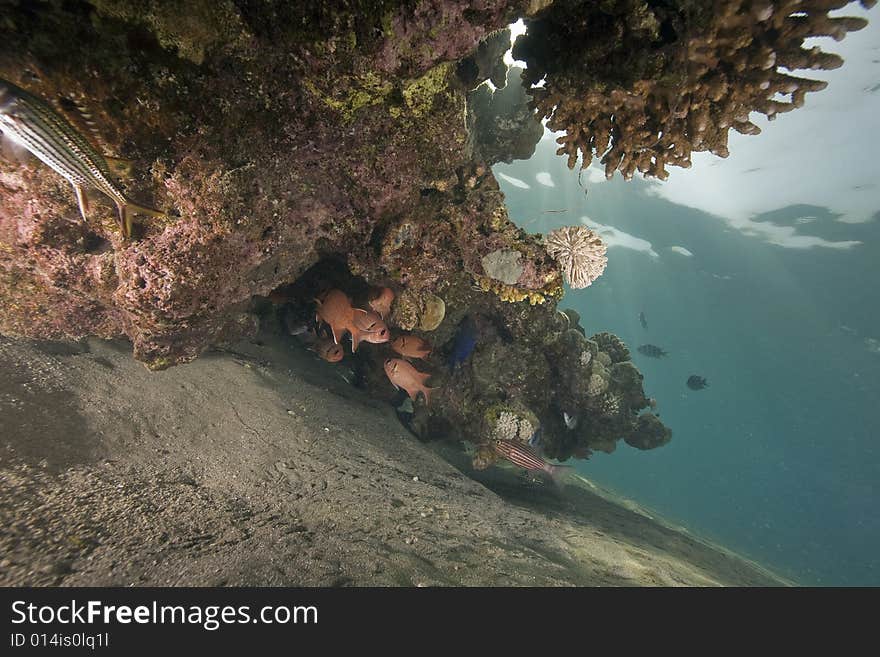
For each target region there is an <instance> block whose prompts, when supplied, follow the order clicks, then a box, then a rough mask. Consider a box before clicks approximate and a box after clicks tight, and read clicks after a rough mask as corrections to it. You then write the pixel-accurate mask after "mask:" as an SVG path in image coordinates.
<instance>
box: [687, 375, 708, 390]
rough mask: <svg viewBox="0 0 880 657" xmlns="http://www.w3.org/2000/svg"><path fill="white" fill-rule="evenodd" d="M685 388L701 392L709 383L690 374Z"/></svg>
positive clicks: (700, 377)
mask: <svg viewBox="0 0 880 657" xmlns="http://www.w3.org/2000/svg"><path fill="white" fill-rule="evenodd" d="M687 387H688V388H690V389H691V390H702V389H703V388H708V387H709V382H708V381H706V379H704V378H703V377H702V376H697V375H696V374H692V375H691V376H689V377H688V380H687Z"/></svg>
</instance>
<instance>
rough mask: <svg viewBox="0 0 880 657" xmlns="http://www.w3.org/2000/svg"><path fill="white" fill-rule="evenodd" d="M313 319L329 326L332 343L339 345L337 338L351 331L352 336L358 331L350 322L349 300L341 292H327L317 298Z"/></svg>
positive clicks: (350, 308) (350, 309)
mask: <svg viewBox="0 0 880 657" xmlns="http://www.w3.org/2000/svg"><path fill="white" fill-rule="evenodd" d="M317 301H318V308H317V310H316V311H315V319H316V320H319V321H322V322H326V323H327V324H329V325H330V331H331V332H332V333H333V342H335V343H336V344H339V338H341V337H342V336H344V335H345V332H346V331H351V334H352V336H354V334H355V332H356V331H357V330H358V329H357V327H356V326H355V325H354V323H353V322H352V310H353V309H352V307H351V300H350V299H349V298H348V295H347V294H345V292H342V291H341V290H329V291H327V292H326V293H324V295H322V296H321V297H319V298H318V300H317Z"/></svg>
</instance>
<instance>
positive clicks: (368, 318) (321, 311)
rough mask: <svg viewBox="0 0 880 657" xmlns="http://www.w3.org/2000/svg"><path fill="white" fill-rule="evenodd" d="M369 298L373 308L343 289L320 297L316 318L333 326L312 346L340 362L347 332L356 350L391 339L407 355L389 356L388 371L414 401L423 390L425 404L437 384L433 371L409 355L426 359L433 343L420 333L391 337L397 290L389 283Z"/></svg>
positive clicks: (398, 349)
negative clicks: (362, 305)
mask: <svg viewBox="0 0 880 657" xmlns="http://www.w3.org/2000/svg"><path fill="white" fill-rule="evenodd" d="M372 297H373V298H372V299H371V300H370V301H369V304H368V305H369V307H370V308H369V310H367V309H364V308H356V307H355V306H353V305H352V302H351V299H350V298H349V296H348V295H347V294H346V293H345V292H343V291H342V290H337V289H332V290H328V291H327V292H324V293H323V294H322V295H320V296H319V297H318V299H317V309H316V310H315V321H316V322H317V323H318V325H319V327H320V326H321V325H322V324H326V325H327V326H328V327H329V328H330V336H329V337H320V336H318V337H317V338H316V340H315V342H314V344H313V345H312V349H313V350H314V351H315V353H316V354H318V356H320V357H321V358H323V359H324V360H326V361H328V362H330V363H338V362H339V361H341V360H342V358H343V356H344V355H345V351H344V349H343V347H342V342H341V341H342V340H343V338H344V337H345V334H346V333H348V334H349V335H350V336H351V351H352V353H356V352H357V350H358V346H359V345H360V344H361V343H362V342H367V343H371V344H382V343H386V342H388V343H390V346H391V348H392V349H393V350H394V351H395V352H397V353H398V354H400V355H401V356H403V358H388V359H386V360H385V365H384V369H385V374H386V376H388V380H389V381H391V383H392V384H393V385H394V387H395V388H398V389H400V388H403V389H404V390H406V392H407V394H408V395H409V396H410V398H411V399H412V400H413V401H416V399H417V398H418V396H419V393H421V394H422V395H423V396H424V398H425V404H428V403H429V402H430V399H431V392H432V391H433V390H435V388H429V387H428V386H427V385H426V382H427V380H428V379H429V378H430V377H431V375H430V374H428V373H425V372H420V371H418V370H417V369H416V368H415V367H414V366H413V365H412V363H410V362H409V361H408V360H406V359H425V358H427V357H428V356H429V355H430V353H431V345H430V344H429V343H428V342H427V341H425V340H423V339H422V338H420V337H418V336H416V335H398V336H397V337H396V338H395V339H394V340H392V339H391V332H390V331H389V329H388V325H387V324H386V318H387V317H388V315H389V314H390V312H391V303H392V302H393V301H394V292H393V291H392V290H391V289H390V288H387V287H383V288H379V289H378V290H374V292H373V295H372Z"/></svg>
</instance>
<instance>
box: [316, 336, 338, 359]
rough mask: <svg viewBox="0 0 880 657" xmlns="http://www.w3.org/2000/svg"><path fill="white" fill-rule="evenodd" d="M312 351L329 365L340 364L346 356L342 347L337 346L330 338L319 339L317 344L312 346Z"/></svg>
mask: <svg viewBox="0 0 880 657" xmlns="http://www.w3.org/2000/svg"><path fill="white" fill-rule="evenodd" d="M312 349H314V350H315V353H316V354H318V356H320V357H321V358H323V359H324V360H326V361H327V362H328V363H338V362H339V361H341V360H342V357H343V356H344V355H345V352H344V351H343V350H342V345H338V344H336V343H335V342H333V340H331V339H330V338H318V340H317V342H315V344H313V345H312Z"/></svg>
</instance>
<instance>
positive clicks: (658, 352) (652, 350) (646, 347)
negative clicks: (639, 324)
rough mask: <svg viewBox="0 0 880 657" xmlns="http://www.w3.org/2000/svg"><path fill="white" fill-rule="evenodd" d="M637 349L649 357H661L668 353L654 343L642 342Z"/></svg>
mask: <svg viewBox="0 0 880 657" xmlns="http://www.w3.org/2000/svg"><path fill="white" fill-rule="evenodd" d="M637 351H638V352H639V353H640V354H642V355H644V356H648V357H649V358H663V357H664V356H668V355H669V354H668V353H667V352H666V351H664V350H663V349H661V348H660V347H658V346H657V345H655V344H643V345H641V346H640V347H639V348H638V350H637Z"/></svg>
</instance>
